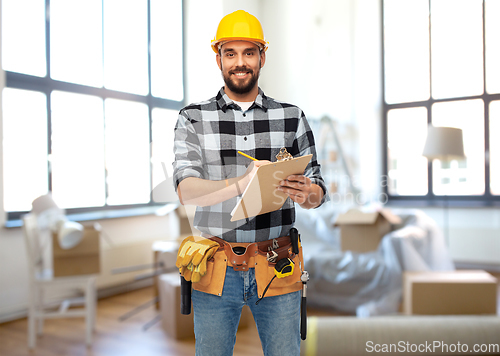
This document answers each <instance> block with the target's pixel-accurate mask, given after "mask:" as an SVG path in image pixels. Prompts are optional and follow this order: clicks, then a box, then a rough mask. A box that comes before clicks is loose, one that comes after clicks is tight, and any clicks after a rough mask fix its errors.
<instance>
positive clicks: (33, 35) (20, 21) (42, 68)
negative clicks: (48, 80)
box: [2, 0, 47, 77]
mask: <svg viewBox="0 0 500 356" xmlns="http://www.w3.org/2000/svg"><path fill="white" fill-rule="evenodd" d="M46 66H47V62H46V61H45V1H44V0H2V68H3V69H4V70H7V71H11V72H19V73H24V74H30V75H36V76H38V77H44V76H45V75H46V73H47V70H46Z"/></svg>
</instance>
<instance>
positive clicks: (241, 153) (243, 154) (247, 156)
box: [238, 151, 258, 161]
mask: <svg viewBox="0 0 500 356" xmlns="http://www.w3.org/2000/svg"><path fill="white" fill-rule="evenodd" d="M238 153H239V154H240V155H242V156H245V157H246V158H250V159H251V160H254V161H258V159H256V158H253V157H251V156H249V155H247V154H245V153H243V152H241V151H238Z"/></svg>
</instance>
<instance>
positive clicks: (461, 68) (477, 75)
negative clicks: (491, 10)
mask: <svg viewBox="0 0 500 356" xmlns="http://www.w3.org/2000/svg"><path fill="white" fill-rule="evenodd" d="M482 13H483V10H482V0H431V28H432V39H431V43H432V96H433V97H434V98H453V97H460V96H466V95H479V94H482V93H483V26H482V23H483V20H482V16H483V15H482Z"/></svg>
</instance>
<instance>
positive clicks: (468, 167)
mask: <svg viewBox="0 0 500 356" xmlns="http://www.w3.org/2000/svg"><path fill="white" fill-rule="evenodd" d="M432 124H433V125H434V126H446V127H456V128H460V129H462V130H463V138H464V151H465V156H466V158H465V160H463V161H462V160H461V161H457V160H452V161H451V162H444V161H443V162H442V161H440V160H434V162H433V165H432V169H433V177H432V181H433V191H434V194H436V195H476V194H484V178H485V177H484V103H483V101H482V100H463V101H452V102H446V103H437V104H434V105H433V106H432Z"/></svg>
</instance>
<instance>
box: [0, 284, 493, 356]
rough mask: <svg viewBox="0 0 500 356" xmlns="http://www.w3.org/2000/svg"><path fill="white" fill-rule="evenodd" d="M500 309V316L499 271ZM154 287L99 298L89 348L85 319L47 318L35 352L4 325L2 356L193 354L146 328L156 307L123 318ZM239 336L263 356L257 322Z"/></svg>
mask: <svg viewBox="0 0 500 356" xmlns="http://www.w3.org/2000/svg"><path fill="white" fill-rule="evenodd" d="M496 277H497V278H499V293H498V296H499V299H498V305H499V308H498V313H499V315H500V275H497V276H496ZM153 293H154V292H153V288H152V287H151V288H144V289H139V290H136V291H132V292H129V293H126V294H121V295H118V296H114V297H110V298H106V299H100V300H99V302H98V310H97V325H96V331H95V333H94V342H93V344H92V346H91V347H90V348H87V347H86V346H85V323H84V321H83V319H81V318H78V319H53V320H46V321H45V327H44V333H43V336H40V337H38V339H37V347H36V349H35V350H34V351H31V352H30V351H28V348H27V320H26V319H21V320H16V321H12V322H9V323H4V324H0V355H1V356H25V355H27V356H33V355H37V356H56V355H57V356H60V355H71V356H80V355H86V356H111V355H119V356H139V355H140V356H160V355H161V356H192V355H194V338H192V339H189V338H188V339H183V340H174V339H172V338H170V337H168V336H167V335H166V334H165V332H164V331H163V329H162V326H161V322H160V323H157V324H155V325H153V326H152V327H150V328H149V329H148V330H146V331H143V327H144V325H145V324H147V323H148V322H150V321H151V320H153V319H154V318H155V316H156V315H158V312H157V311H156V309H155V308H154V307H153V306H151V307H149V308H147V309H145V310H143V311H141V312H140V313H138V314H136V315H134V316H132V317H131V318H129V319H127V320H125V321H123V322H121V321H119V317H120V316H123V315H124V314H126V313H127V312H129V311H130V310H132V309H134V308H135V307H136V306H138V305H140V304H142V303H145V302H147V301H149V300H151V299H152V297H153ZM308 315H338V314H335V313H334V312H329V311H325V310H314V309H309V308H308ZM249 324H250V325H249V326H248V327H247V328H244V329H242V330H239V331H238V333H237V336H236V345H235V350H234V355H235V356H262V355H263V353H262V350H261V346H260V341H259V336H258V334H257V329H256V327H255V324H254V323H253V320H252V322H250V323H249Z"/></svg>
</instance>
